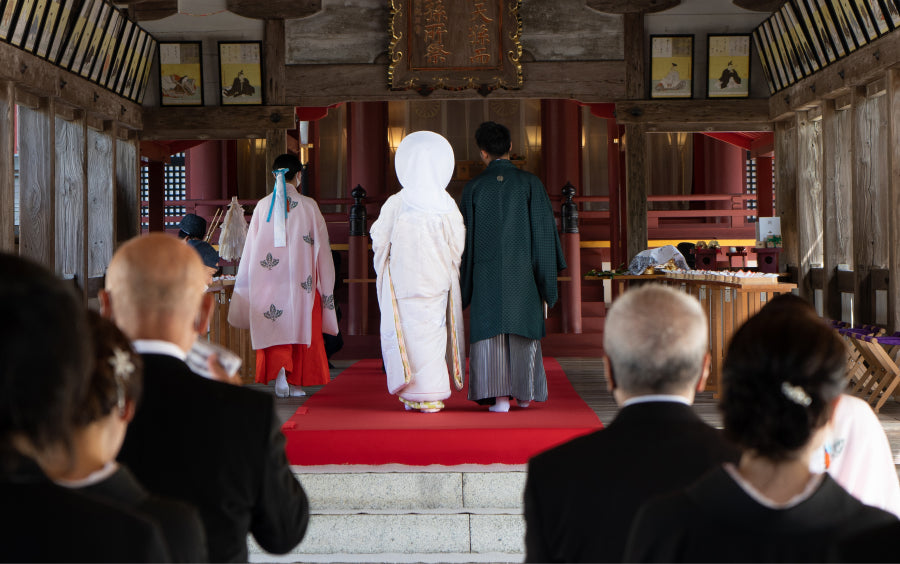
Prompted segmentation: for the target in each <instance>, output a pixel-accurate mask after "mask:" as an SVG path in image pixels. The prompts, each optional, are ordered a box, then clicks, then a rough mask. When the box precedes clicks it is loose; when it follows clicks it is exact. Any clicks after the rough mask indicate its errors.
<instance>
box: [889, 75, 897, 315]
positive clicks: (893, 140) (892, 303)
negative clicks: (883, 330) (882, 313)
mask: <svg viewBox="0 0 900 564" xmlns="http://www.w3.org/2000/svg"><path fill="white" fill-rule="evenodd" d="M887 78H888V80H887V87H888V104H889V108H888V117H889V119H888V124H889V128H890V132H889V143H890V144H889V147H890V148H891V150H890V151H889V152H888V157H889V158H890V176H889V178H888V192H889V202H890V206H889V207H890V217H889V224H888V231H887V233H886V237H887V240H888V241H891V242H896V241H900V72H898V71H897V70H894V69H891V70H889V71H888V74H887ZM889 249H890V258H889V265H890V266H889V267H888V276H889V277H890V278H889V281H888V326H889V327H890V328H891V330H892V331H898V330H900V245H897V244H891V245H889Z"/></svg>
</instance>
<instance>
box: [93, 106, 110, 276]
mask: <svg viewBox="0 0 900 564" xmlns="http://www.w3.org/2000/svg"><path fill="white" fill-rule="evenodd" d="M99 126H100V128H93V127H89V128H88V130H87V138H88V142H87V146H88V151H87V191H88V196H87V198H88V206H87V229H88V236H87V244H88V250H87V275H88V279H90V278H99V277H101V276H103V275H104V273H105V272H106V267H107V266H108V265H109V261H110V260H111V259H112V254H113V249H114V247H115V223H114V220H113V217H114V210H115V176H114V171H115V163H114V161H113V158H114V157H113V152H114V151H113V146H114V143H113V138H112V135H111V134H110V133H111V131H110V130H111V126H110V124H109V123H103V122H101V123H100V124H99Z"/></svg>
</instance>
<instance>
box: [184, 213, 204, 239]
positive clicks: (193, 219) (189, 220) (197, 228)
mask: <svg viewBox="0 0 900 564" xmlns="http://www.w3.org/2000/svg"><path fill="white" fill-rule="evenodd" d="M204 237H206V220H205V219H203V218H202V217H200V216H199V215H197V214H195V213H188V214H185V216H184V217H183V218H182V219H181V223H179V224H178V238H179V239H187V240H189V241H190V240H192V239H199V240H201V241H202V240H203V238H204Z"/></svg>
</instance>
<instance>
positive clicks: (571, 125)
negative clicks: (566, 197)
mask: <svg viewBox="0 0 900 564" xmlns="http://www.w3.org/2000/svg"><path fill="white" fill-rule="evenodd" d="M580 110H581V108H580V107H579V106H578V103H577V102H575V101H574V100H541V163H542V165H543V169H544V185H545V186H546V188H547V191H548V192H549V193H553V194H557V193H559V190H562V187H563V186H565V185H566V183H567V182H570V183H572V184H573V185H574V186H575V187H576V188H577V189H578V190H579V192H578V194H577V195H579V196H580V195H581V111H580Z"/></svg>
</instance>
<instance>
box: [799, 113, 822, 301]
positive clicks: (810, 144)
mask: <svg viewBox="0 0 900 564" xmlns="http://www.w3.org/2000/svg"><path fill="white" fill-rule="evenodd" d="M820 116H821V113H820V112H813V111H808V112H798V113H797V231H798V233H797V246H798V248H799V250H800V255H799V258H800V262H799V264H798V265H797V266H798V269H799V270H798V277H797V288H798V290H799V291H800V295H801V296H803V297H804V298H806V299H807V300H809V301H810V302H812V300H813V297H814V288H813V286H812V284H811V282H810V277H809V272H810V268H812V265H814V264H818V265H822V264H823V253H822V238H823V230H824V225H823V223H822V205H823V201H822V121H821V119H819V117H820Z"/></svg>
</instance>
